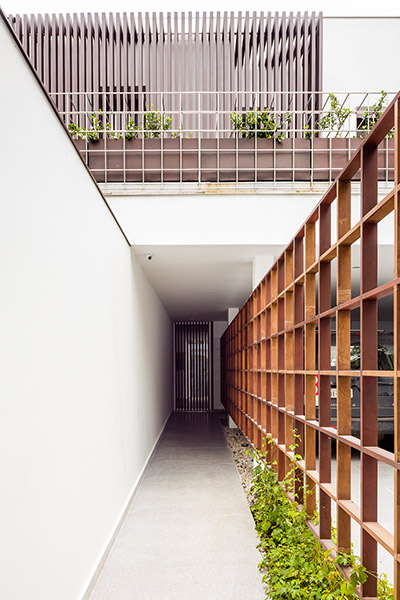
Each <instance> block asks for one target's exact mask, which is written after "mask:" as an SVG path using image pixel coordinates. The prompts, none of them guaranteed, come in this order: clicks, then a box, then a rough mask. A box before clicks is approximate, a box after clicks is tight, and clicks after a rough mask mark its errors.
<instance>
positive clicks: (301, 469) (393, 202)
mask: <svg viewBox="0 0 400 600" xmlns="http://www.w3.org/2000/svg"><path fill="white" fill-rule="evenodd" d="M393 126H395V132H394V135H395V181H394V187H393V189H392V190H391V191H390V192H388V193H387V194H386V196H385V197H384V198H383V199H381V200H379V201H378V161H377V155H378V146H379V145H380V144H381V143H385V137H386V136H387V135H388V133H389V132H390V131H391V129H392V127H393ZM360 171H361V200H360V219H359V220H358V222H356V223H355V224H353V223H352V219H351V209H352V202H351V200H352V187H351V180H352V179H353V178H354V177H355V176H356V175H357V174H359V172H360ZM334 203H335V208H336V214H335V213H334V212H333V211H332V205H333V204H334ZM399 205H400V94H398V95H397V96H396V98H395V99H394V101H393V102H392V103H391V104H390V106H389V107H388V109H387V110H386V111H385V113H384V115H383V116H382V117H381V119H380V120H379V121H378V123H377V124H376V125H375V127H374V128H373V130H372V131H371V133H370V134H369V135H368V136H367V137H366V139H365V140H364V142H363V144H362V146H361V147H360V148H359V149H358V151H357V152H356V153H355V154H354V156H353V158H351V160H350V161H349V162H348V164H347V166H346V167H345V169H344V170H343V171H342V172H341V174H340V175H339V177H338V178H337V179H336V180H335V181H334V182H333V184H332V185H331V186H330V187H329V189H328V191H327V192H326V193H325V195H324V196H323V197H322V199H321V201H320V202H319V204H318V206H317V207H316V208H315V209H314V210H313V212H312V214H311V215H310V216H309V218H308V219H307V220H306V222H305V223H304V224H303V225H302V226H301V227H300V229H299V231H298V233H297V234H296V236H295V237H294V238H293V240H292V241H291V242H290V244H289V245H288V246H287V248H286V250H285V251H284V252H283V254H282V255H281V257H280V258H279V259H278V260H277V262H276V263H275V264H274V265H273V267H272V268H271V270H270V271H269V272H268V273H267V274H266V275H265V277H264V278H263V279H262V281H261V282H260V284H259V285H258V287H257V288H256V289H255V290H254V292H253V293H252V295H251V296H250V298H249V299H248V300H247V302H246V303H245V305H244V306H243V308H242V309H241V310H240V312H239V313H238V315H237V316H236V318H235V319H234V321H233V322H232V323H231V324H230V326H229V327H228V329H227V330H226V331H225V333H224V335H223V337H222V340H221V364H222V399H223V402H224V405H225V406H226V408H227V410H228V412H229V414H230V415H231V416H232V418H233V419H234V420H235V422H236V423H237V425H238V426H239V427H240V428H241V429H242V431H243V432H244V433H245V435H246V436H247V437H248V439H249V440H250V442H251V443H252V444H253V445H254V446H256V447H259V448H260V447H261V443H262V440H263V439H265V437H266V436H269V437H270V438H271V440H272V447H270V450H269V452H270V457H271V458H273V459H275V460H276V461H277V471H278V475H279V479H280V480H282V479H283V478H284V477H285V474H286V473H287V472H288V469H289V461H290V460H293V459H294V454H293V452H292V451H291V449H290V446H291V444H292V440H293V437H292V436H293V433H292V432H293V431H294V430H296V431H297V433H298V434H299V436H300V439H299V446H298V448H297V453H298V454H299V455H300V459H298V460H296V461H295V462H296V474H297V475H299V476H300V479H301V482H299V481H296V482H295V491H296V492H297V493H298V494H299V493H300V494H301V487H302V484H303V483H304V484H305V485H306V486H307V488H308V490H309V492H310V493H308V494H307V495H306V497H305V498H303V497H301V496H300V500H301V501H303V499H304V502H305V505H306V510H307V513H308V514H309V515H310V522H309V526H310V527H311V529H312V530H313V531H314V533H315V535H316V536H317V537H318V538H319V539H320V541H321V543H322V544H323V546H324V547H326V548H329V549H330V548H333V546H334V544H333V542H332V539H331V516H332V514H331V505H332V503H333V506H334V507H335V508H336V526H337V548H338V550H339V551H341V552H348V551H349V550H350V548H351V541H352V540H351V521H352V520H353V521H355V522H356V523H358V524H359V526H360V547H361V560H362V563H363V565H364V566H365V567H367V569H368V570H369V571H371V572H376V571H377V564H378V562H377V550H378V546H379V545H380V546H382V547H383V548H384V549H385V550H386V551H388V552H389V553H390V554H392V556H393V559H394V577H395V594H394V597H395V600H399V599H400V579H399V573H400V568H399V563H400V476H399V472H400V433H399V432H400V427H399V423H400V417H399V415H400V395H399V387H400V380H399V377H400V373H399V365H400V342H399V339H400V335H399V319H400V308H399V306H400V303H399V290H400V250H399V248H400V216H399V215H400V212H399V210H400V206H399ZM391 213H393V215H394V234H393V235H394V245H393V256H394V276H393V277H392V278H390V277H389V280H388V276H387V275H386V280H385V282H384V283H381V284H379V281H380V280H379V278H378V267H379V265H378V235H377V232H378V227H379V224H380V223H381V221H382V220H383V219H385V218H386V217H387V216H388V215H390V214H391ZM333 214H335V219H336V222H335V223H334V225H335V230H336V235H335V238H336V241H332V239H331V232H332V230H333V228H332V221H333V217H332V215H333ZM317 229H318V230H319V235H318V237H317ZM354 244H359V245H360V255H361V264H360V270H359V271H356V272H357V273H359V274H360V291H359V293H357V294H354V293H353V294H352V283H356V276H355V271H354V269H352V253H351V251H352V247H354ZM333 261H335V262H333ZM335 264H336V282H337V283H336V289H335V288H334V281H335V280H334V278H332V266H333V265H335ZM353 278H354V280H353ZM353 287H354V286H353ZM381 299H385V301H386V302H387V303H389V304H391V303H393V315H394V318H393V332H394V348H393V349H394V352H393V370H385V371H383V370H379V365H378V352H379V344H378V333H379V332H378V310H377V307H378V302H379V300H381ZM352 311H359V312H360V321H361V322H360V338H359V339H360V341H359V351H360V366H359V367H358V368H356V369H354V368H352V365H351V347H352V346H351V344H352V340H351V318H352ZM357 314H358V312H357ZM334 336H336V340H335V341H333V340H334ZM333 346H335V347H336V364H335V366H333V365H332V364H331V348H332V347H333ZM316 377H317V380H316ZM352 377H353V378H354V377H356V378H357V379H359V380H360V388H361V396H360V405H361V406H360V433H359V437H357V434H356V433H354V432H353V433H352V406H351V391H352V384H351V379H352ZM378 377H380V378H388V379H389V380H390V381H393V392H394V450H393V452H389V451H388V450H384V449H382V448H381V447H380V446H378ZM332 380H333V381H334V382H335V387H336V391H337V406H336V407H335V406H334V404H333V405H331V381H332ZM316 383H317V384H318V386H319V389H318V396H316ZM317 399H318V404H317ZM332 409H334V410H335V412H333V411H332ZM336 415H337V421H336V427H334V426H333V423H332V418H336ZM332 443H335V444H336V458H337V465H336V484H334V483H333V477H332ZM352 450H353V452H356V453H357V454H358V455H359V456H360V464H361V473H360V482H361V484H360V503H359V504H357V503H356V502H355V501H354V498H353V497H352V489H351V453H352ZM317 456H318V457H319V460H318V463H319V464H318V468H317ZM380 462H383V463H385V464H386V465H389V466H390V467H391V468H392V469H393V476H394V523H393V531H394V535H392V533H391V532H389V531H388V530H387V529H385V528H384V527H383V526H382V525H381V523H380V522H379V518H378V510H377V509H378V485H379V483H378V465H379V463H380ZM317 491H318V494H319V507H318V511H319V524H318V526H315V525H314V524H313V521H312V520H311V516H312V515H313V512H314V509H315V507H316V501H317V496H318V494H317ZM344 571H345V572H346V570H344ZM360 593H361V597H362V598H370V599H372V598H376V597H377V580H376V578H375V577H373V576H369V577H368V579H367V581H366V582H365V584H364V585H363V586H362V590H361V592H360Z"/></svg>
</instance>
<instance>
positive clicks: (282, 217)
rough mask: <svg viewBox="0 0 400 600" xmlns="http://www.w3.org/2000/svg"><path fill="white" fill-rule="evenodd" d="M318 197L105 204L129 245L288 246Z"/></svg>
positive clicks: (126, 199) (134, 199) (135, 199)
mask: <svg viewBox="0 0 400 600" xmlns="http://www.w3.org/2000/svg"><path fill="white" fill-rule="evenodd" d="M321 196H322V193H320V194H314V193H305V192H304V193H296V192H293V193H289V192H288V193H279V194H276V193H273V192H271V193H269V194H265V195H258V194H253V195H251V194H240V195H238V194H236V195H233V194H205V195H199V194H195V195H189V194H188V195H179V196H178V195H175V196H174V195H169V196H107V199H108V201H109V203H110V206H111V207H112V209H113V211H114V213H115V215H116V217H117V219H118V221H119V223H120V224H121V226H122V228H123V230H124V231H125V233H126V236H127V237H128V239H129V241H130V243H131V244H133V245H138V246H140V245H144V244H149V245H151V244H161V245H167V244H171V245H178V244H192V245H196V244H198V245H200V244H202V245H218V244H220V245H229V244H236V245H238V244H247V245H249V244H286V243H287V242H288V241H289V240H290V239H291V238H292V237H293V235H294V234H295V233H296V231H297V230H298V228H299V226H300V225H301V223H303V221H304V220H305V219H306V218H307V217H308V215H309V214H310V212H311V210H312V209H313V207H314V206H315V204H316V203H317V202H318V200H319V198H320V197H321ZM255 215H257V217H255Z"/></svg>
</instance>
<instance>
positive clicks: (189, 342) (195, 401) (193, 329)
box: [174, 321, 213, 412]
mask: <svg viewBox="0 0 400 600" xmlns="http://www.w3.org/2000/svg"><path fill="white" fill-rule="evenodd" d="M212 339H213V336H212V323H211V322H208V321H191V322H176V323H174V354H175V410H176V411H178V412H207V411H211V410H212V409H213V403H212Z"/></svg>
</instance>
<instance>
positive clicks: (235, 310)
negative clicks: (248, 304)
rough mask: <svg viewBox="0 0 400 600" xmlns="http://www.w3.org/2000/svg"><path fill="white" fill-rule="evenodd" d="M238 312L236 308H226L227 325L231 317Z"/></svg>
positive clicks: (230, 321) (231, 319)
mask: <svg viewBox="0 0 400 600" xmlns="http://www.w3.org/2000/svg"><path fill="white" fill-rule="evenodd" d="M238 312H239V309H238V308H228V325H230V324H231V323H232V321H233V319H234V318H235V317H236V315H237V314H238Z"/></svg>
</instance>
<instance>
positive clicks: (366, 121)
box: [359, 90, 394, 138]
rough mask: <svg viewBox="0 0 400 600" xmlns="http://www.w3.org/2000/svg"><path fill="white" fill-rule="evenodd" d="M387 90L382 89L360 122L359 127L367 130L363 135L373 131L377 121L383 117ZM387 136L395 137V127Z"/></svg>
mask: <svg viewBox="0 0 400 600" xmlns="http://www.w3.org/2000/svg"><path fill="white" fill-rule="evenodd" d="M386 97H387V92H385V91H383V90H382V91H381V95H380V98H379V99H378V100H377V101H376V102H375V103H374V104H373V105H372V106H370V107H369V108H367V109H366V110H365V111H364V113H363V115H362V119H361V121H360V124H359V129H361V130H363V131H365V132H366V133H364V134H362V135H361V137H365V136H366V135H367V133H369V132H370V131H371V129H372V128H373V127H374V125H375V124H376V123H377V121H378V120H379V119H380V118H381V116H382V114H383V112H384V110H385V108H384V105H385V102H386ZM386 137H389V138H392V137H394V129H392V130H391V131H390V132H389V133H388V135H387V136H386Z"/></svg>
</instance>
